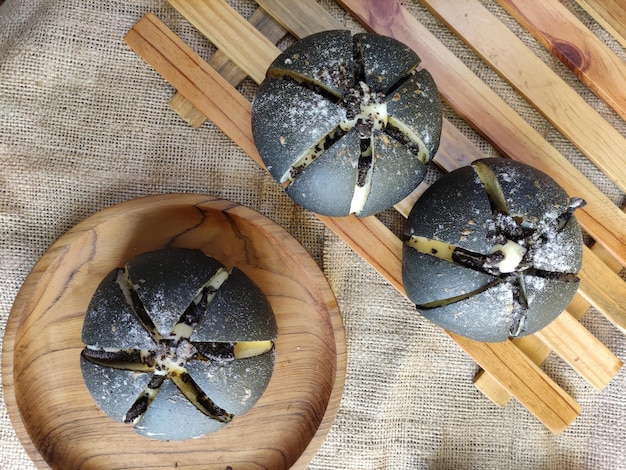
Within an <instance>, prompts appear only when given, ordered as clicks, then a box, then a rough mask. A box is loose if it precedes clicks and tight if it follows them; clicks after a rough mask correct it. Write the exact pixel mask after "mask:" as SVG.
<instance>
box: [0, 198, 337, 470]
mask: <svg viewBox="0 0 626 470" xmlns="http://www.w3.org/2000/svg"><path fill="white" fill-rule="evenodd" d="M164 246H175V247H187V248H200V249H202V250H203V251H205V252H206V253H207V254H208V255H210V256H213V257H215V258H217V259H218V260H220V261H221V262H222V263H224V264H225V265H226V266H227V267H229V268H230V267H233V266H237V267H239V268H240V269H241V270H242V271H244V272H245V273H246V274H247V275H248V276H249V277H250V278H251V279H252V280H253V281H254V282H255V283H256V284H257V285H258V286H259V287H260V288H261V289H262V290H263V292H264V293H265V294H266V295H267V297H268V300H269V301H270V304H271V305H272V308H273V310H274V313H275V315H276V320H277V324H278V338H277V340H276V343H275V346H276V360H275V368H274V374H273V375H272V378H271V380H270V383H269V385H268V388H267V389H266V391H265V393H264V394H263V396H262V397H261V398H260V400H259V401H258V402H257V403H256V404H255V406H254V407H253V408H252V409H251V410H250V411H249V412H248V413H246V414H244V415H242V416H237V417H235V418H234V419H233V421H232V422H231V423H230V424H229V425H227V426H226V427H224V428H223V429H221V430H220V431H218V432H215V433H212V434H209V435H207V436H204V437H202V438H199V439H190V440H184V441H172V442H168V443H167V445H164V443H163V441H156V440H151V439H146V438H145V437H143V436H141V435H139V434H138V433H136V432H135V431H134V430H133V429H132V427H129V426H127V425H124V424H122V423H116V422H114V421H113V420H111V419H110V418H109V417H108V416H106V415H105V414H104V413H103V412H102V411H101V410H100V409H99V408H98V407H97V406H96V404H95V402H94V401H93V399H92V398H91V395H90V394H89V391H88V390H87V388H86V386H85V384H84V382H83V381H82V374H81V370H80V364H79V356H80V352H81V350H82V348H83V344H82V342H81V329H82V321H83V318H84V313H85V310H86V308H87V304H88V302H89V300H90V299H91V296H92V294H93V292H94V290H95V289H96V287H97V285H98V284H99V283H100V281H101V280H102V278H103V277H104V276H105V275H106V274H107V273H108V272H109V271H111V270H112V269H113V268H115V267H118V266H122V265H123V263H124V262H125V261H126V260H128V259H130V258H132V257H133V256H136V255H137V254H139V253H142V252H144V251H149V250H155V249H159V248H162V247H164ZM2 359H3V361H2V366H3V380H4V397H5V400H6V403H7V407H8V410H9V413H10V415H11V418H12V421H13V424H14V427H15V429H16V432H17V434H18V436H19V437H20V439H21V441H22V443H23V444H24V446H25V448H26V449H27V452H28V453H29V455H30V456H31V458H32V459H33V461H34V462H35V464H36V465H37V466H38V467H39V468H42V469H43V468H46V469H48V468H53V469H57V470H73V469H78V468H81V469H87V468H94V469H95V468H97V469H109V468H111V469H112V468H115V469H131V468H132V469H138V468H145V469H158V468H168V469H171V468H181V469H182V468H189V469H190V468H196V469H219V470H223V469H224V468H225V467H226V466H227V465H230V466H232V467H233V468H243V467H246V468H250V467H254V466H255V465H258V466H260V467H263V468H277V469H280V468H283V469H285V468H290V467H292V466H295V468H304V467H305V466H306V465H307V464H308V462H309V460H310V459H311V458H312V457H313V455H314V454H315V452H316V451H317V450H318V449H319V446H320V445H321V444H322V442H323V441H324V438H325V436H326V434H327V432H328V430H329V429H330V425H331V424H332V422H333V419H334V416H335V414H336V412H337V409H338V406H339V401H340V397H341V392H342V390H343V383H344V376H345V365H346V351H345V337H344V332H343V325H342V321H341V317H340V314H339V311H338V307H337V303H336V300H335V298H334V295H333V293H332V291H331V289H330V286H329V285H328V283H327V281H326V279H325V278H324V276H323V274H322V272H321V270H320V269H319V267H318V266H317V264H315V262H314V260H313V259H312V258H311V257H310V255H309V254H308V253H307V252H306V250H305V249H304V248H303V247H302V246H301V245H300V244H299V243H298V242H297V241H296V240H295V239H294V238H293V237H291V235H289V234H288V233H287V232H286V231H285V230H284V229H282V228H280V227H279V226H278V225H276V224H275V223H274V222H272V221H270V220H269V219H267V218H266V217H264V216H262V215H260V214H258V213H257V212H254V211H252V210H250V209H247V208H245V207H242V206H239V205H237V204H235V203H232V202H229V201H224V200H222V199H217V198H213V197H209V196H203V195H192V194H174V195H171V194H166V195H160V196H151V197H147V198H142V199H135V200H132V201H128V202H126V203H122V204H120V205H117V206H113V207H111V208H109V209H106V210H104V211H102V212H100V213H98V214H96V215H94V216H92V217H90V218H88V219H86V220H85V221H83V222H82V223H80V224H79V225H77V226H76V227H75V228H73V229H72V230H70V231H69V232H68V233H67V234H65V235H64V236H63V237H61V238H60V239H59V240H58V241H57V242H56V243H55V244H54V245H53V246H52V247H51V248H50V249H49V250H48V251H47V252H46V254H45V255H44V256H43V257H42V258H41V260H40V261H39V262H38V263H37V264H36V266H35V267H34V269H33V270H32V272H31V273H30V275H29V276H28V278H27V279H26V281H25V283H24V286H23V287H22V289H21V290H20V292H19V293H18V296H17V298H16V301H15V303H14V306H13V309H12V311H11V315H10V317H9V322H8V325H7V329H6V335H5V340H4V350H3V356H2Z"/></svg>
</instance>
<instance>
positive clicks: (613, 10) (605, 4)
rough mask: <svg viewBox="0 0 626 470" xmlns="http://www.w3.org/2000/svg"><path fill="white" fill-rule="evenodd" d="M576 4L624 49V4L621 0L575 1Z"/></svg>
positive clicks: (625, 5)
mask: <svg viewBox="0 0 626 470" xmlns="http://www.w3.org/2000/svg"><path fill="white" fill-rule="evenodd" d="M577 2H578V3H579V4H580V5H581V6H582V7H583V8H584V9H585V10H587V13H589V14H590V15H591V16H592V17H593V18H594V19H595V20H596V21H597V22H598V23H600V25H601V26H602V27H603V28H604V29H606V30H607V31H609V33H610V34H611V35H613V37H614V38H615V39H617V40H618V41H619V43H620V44H621V45H622V46H623V47H625V48H626V3H624V2H623V1H622V0H577Z"/></svg>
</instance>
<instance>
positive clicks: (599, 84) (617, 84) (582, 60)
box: [498, 0, 626, 119]
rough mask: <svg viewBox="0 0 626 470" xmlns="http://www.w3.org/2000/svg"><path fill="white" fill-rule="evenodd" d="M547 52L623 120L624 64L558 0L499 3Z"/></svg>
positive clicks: (625, 115)
mask: <svg viewBox="0 0 626 470" xmlns="http://www.w3.org/2000/svg"><path fill="white" fill-rule="evenodd" d="M498 3H499V4H500V5H501V6H502V7H503V8H504V9H505V10H506V11H507V12H508V13H509V14H510V15H511V16H512V17H514V18H515V19H516V20H517V21H518V22H519V23H520V24H521V25H522V26H524V28H526V29H527V30H528V31H529V32H530V33H531V34H532V35H533V36H534V37H535V38H536V39H537V40H538V41H539V42H540V43H541V44H543V45H544V46H545V47H546V49H548V50H549V51H550V52H552V54H554V56H555V57H557V58H558V59H559V60H560V61H561V62H563V63H564V64H565V65H566V66H567V67H568V68H569V69H570V70H571V71H572V72H574V73H575V74H576V76H577V77H578V78H579V79H580V80H581V81H582V82H583V83H584V84H585V85H587V86H588V87H589V88H590V89H591V90H592V91H593V92H595V93H596V95H598V96H599V97H600V98H602V99H603V100H604V101H605V102H606V103H607V104H608V105H609V106H610V107H611V108H613V110H614V111H615V112H616V113H617V114H619V115H620V116H621V117H622V119H626V87H624V83H626V62H624V61H623V60H621V59H620V58H619V57H618V56H617V55H616V54H615V53H614V52H613V51H612V50H611V49H609V47H608V46H607V45H606V44H605V43H604V42H602V41H601V40H600V39H599V38H598V37H597V36H596V35H595V34H593V33H592V32H591V31H589V29H588V28H587V27H586V26H585V25H584V24H582V22H581V21H580V20H579V19H578V18H577V17H576V16H575V15H574V14H573V13H571V12H570V11H569V10H568V9H567V8H566V7H565V6H564V5H563V4H562V3H561V2H559V1H558V0H498Z"/></svg>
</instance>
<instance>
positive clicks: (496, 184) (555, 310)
mask: <svg viewBox="0 0 626 470" xmlns="http://www.w3.org/2000/svg"><path fill="white" fill-rule="evenodd" d="M582 205H584V201H582V200H581V199H577V198H573V199H570V198H569V197H568V195H567V194H566V193H565V191H564V190H563V189H562V188H561V187H560V186H559V185H558V184H557V183H556V182H554V180H552V178H550V177H549V176H548V175H546V174H545V173H542V172H541V171H539V170H537V169H535V168H533V167H531V166H528V165H525V164H522V163H519V162H515V161H512V160H508V159H503V158H492V159H483V160H477V161H475V162H474V163H473V164H472V165H471V166H466V167H463V168H459V169H457V170H455V171H452V172H450V173H448V174H446V175H444V176H443V177H441V178H440V179H439V180H437V181H436V182H435V183H434V184H433V185H432V186H431V187H430V188H428V189H427V190H426V191H425V193H424V194H423V195H422V196H421V197H420V198H419V199H418V201H417V202H416V204H415V206H414V207H413V209H412V210H411V213H410V214H409V217H408V219H407V222H406V228H405V233H404V234H405V237H406V240H405V243H404V248H403V262H402V270H403V272H402V275H403V283H404V287H405V289H406V292H407V295H408V297H409V299H411V301H413V302H414V303H415V304H416V305H417V309H418V311H419V312H420V313H421V314H422V315H424V316H425V317H426V318H428V319H430V320H432V321H433V322H434V323H436V324H438V325H440V326H441V327H443V328H445V329H447V330H449V331H452V332H454V333H457V334H460V335H463V336H466V337H469V338H472V339H476V340H479V341H488V342H497V341H504V340H506V339H508V338H509V337H517V336H524V335H528V334H531V333H534V332H536V331H538V330H540V329H541V328H543V327H545V326H546V325H548V324H549V323H550V322H551V321H552V320H554V319H555V318H556V317H557V316H558V315H559V314H560V313H561V312H562V311H563V310H564V309H565V308H566V307H567V305H568V304H569V302H570V301H571V299H572V297H573V296H574V294H575V293H576V290H577V289H578V284H579V280H578V277H577V276H576V274H577V273H578V271H579V270H580V267H581V264H582V252H583V239H582V234H581V230H580V227H579V225H578V222H577V221H576V219H575V217H574V216H573V212H574V210H575V209H576V208H577V207H580V206H582Z"/></svg>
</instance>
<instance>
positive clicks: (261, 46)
mask: <svg viewBox="0 0 626 470" xmlns="http://www.w3.org/2000/svg"><path fill="white" fill-rule="evenodd" d="M169 3H170V4H171V5H172V6H173V7H174V8H176V10H178V12H179V13H180V14H182V15H183V16H184V17H185V18H186V19H187V20H188V21H189V22H190V23H191V24H193V25H194V26H195V27H196V28H197V29H198V30H199V31H200V32H201V33H202V34H204V35H205V36H206V37H207V38H209V40H210V41H211V42H212V43H213V44H215V46H216V47H217V48H218V49H219V50H224V47H228V45H229V44H231V43H232V41H233V38H238V37H250V38H252V40H251V41H250V42H249V43H246V49H247V51H246V52H248V53H246V54H245V56H244V54H243V53H241V54H239V53H234V54H229V57H230V60H232V61H233V62H234V63H235V64H236V65H237V67H239V68H245V69H246V70H247V71H248V75H249V76H250V78H252V80H254V81H255V82H257V83H261V82H262V81H263V79H264V78H265V71H266V70H267V65H268V64H269V63H271V62H272V61H273V60H274V59H275V58H276V56H277V55H278V54H280V51H279V50H278V49H277V48H276V47H275V46H274V44H273V43H272V42H271V41H270V40H269V39H267V38H266V37H265V36H264V35H263V34H261V32H259V31H258V30H257V29H256V28H255V27H254V26H252V25H251V24H250V23H249V22H248V21H246V20H245V19H244V18H243V17H242V16H241V15H239V14H233V12H235V13H237V12H236V11H235V10H234V9H233V8H232V7H231V6H230V5H229V4H228V3H226V2H225V1H222V0H211V1H205V0H169ZM207 18H212V19H213V20H215V21H217V22H220V23H221V25H222V26H223V28H222V29H221V30H220V31H223V32H224V34H215V29H213V28H211V27H210V26H209V23H208V21H207Z"/></svg>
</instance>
